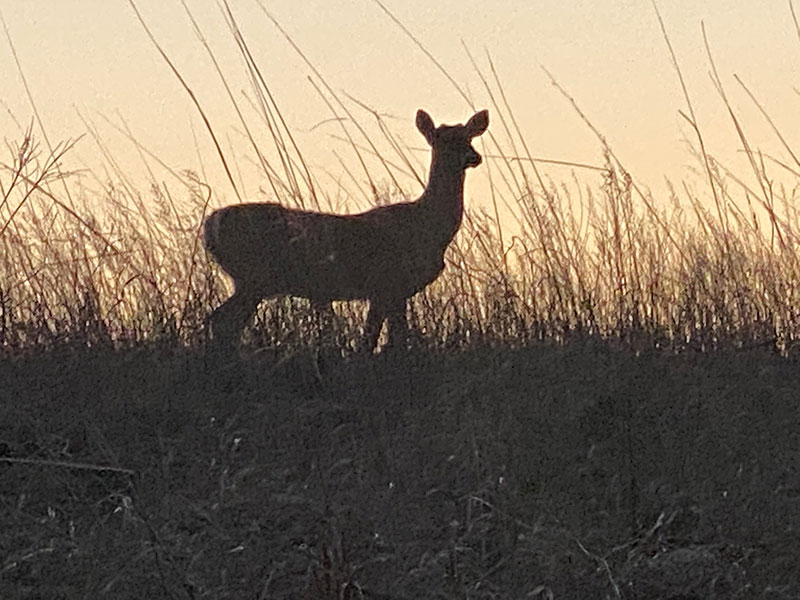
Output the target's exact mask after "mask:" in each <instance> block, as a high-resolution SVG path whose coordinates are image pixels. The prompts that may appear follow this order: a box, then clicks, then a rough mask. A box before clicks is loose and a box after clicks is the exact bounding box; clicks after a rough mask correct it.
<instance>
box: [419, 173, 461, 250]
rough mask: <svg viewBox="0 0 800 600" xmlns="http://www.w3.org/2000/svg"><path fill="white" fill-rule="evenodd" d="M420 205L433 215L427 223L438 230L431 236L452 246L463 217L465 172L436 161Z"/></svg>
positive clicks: (428, 218)
mask: <svg viewBox="0 0 800 600" xmlns="http://www.w3.org/2000/svg"><path fill="white" fill-rule="evenodd" d="M419 204H420V206H421V207H422V208H424V209H425V210H426V211H428V212H430V213H431V214H430V215H428V217H427V218H426V220H427V222H428V223H430V224H431V227H432V229H433V228H435V232H433V231H432V233H435V235H436V237H437V238H438V239H439V240H440V241H441V242H442V244H443V245H445V246H446V245H447V244H449V243H450V240H452V239H453V237H454V236H455V234H456V232H457V231H458V228H459V226H460V225H461V218H462V217H463V215H464V170H463V169H457V170H453V169H452V168H450V169H448V168H446V166H445V165H442V164H441V163H439V162H437V161H436V159H434V160H433V161H432V162H431V171H430V178H429V179H428V185H427V187H426V188H425V191H424V192H423V194H422V196H421V197H420V199H419Z"/></svg>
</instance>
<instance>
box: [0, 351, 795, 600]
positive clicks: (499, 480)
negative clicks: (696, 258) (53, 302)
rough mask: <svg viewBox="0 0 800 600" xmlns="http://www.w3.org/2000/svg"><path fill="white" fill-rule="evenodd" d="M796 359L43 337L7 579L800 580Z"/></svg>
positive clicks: (737, 593) (728, 587)
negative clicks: (77, 345) (217, 358)
mask: <svg viewBox="0 0 800 600" xmlns="http://www.w3.org/2000/svg"><path fill="white" fill-rule="evenodd" d="M797 374H798V368H797V365H796V364H795V363H794V362H793V361H786V360H785V359H782V358H781V357H779V356H776V355H775V354H774V353H770V352H765V351H753V352H724V353H717V354H713V355H704V354H699V353H687V354H684V355H682V356H672V357H668V356H664V355H659V354H656V353H652V352H648V353H642V354H638V355H637V354H636V353H633V352H631V351H628V350H621V349H615V348H613V347H611V346H610V345H606V344H601V343H594V342H591V341H582V342H581V341H574V342H571V343H569V344H566V345H564V346H557V345H552V344H532V345H530V346H528V347H526V348H523V349H518V350H511V349H501V348H491V347H480V348H478V347H476V348H473V349H471V350H468V351H450V352H441V351H435V350H425V349H417V350H412V351H409V352H403V353H398V354H396V355H386V356H361V357H359V356H356V357H352V358H348V359H342V358H340V357H337V356H336V355H335V354H333V353H331V352H327V353H326V352H325V351H323V352H321V353H319V354H314V353H311V352H307V353H297V354H296V355H294V356H293V357H291V358H289V359H286V360H283V361H282V362H279V361H276V360H275V359H273V358H270V357H268V356H267V355H266V354H261V355H259V356H251V357H249V358H248V359H247V360H244V361H242V362H235V363H230V364H228V365H227V366H221V365H214V364H208V357H207V356H205V355H204V354H203V353H200V352H193V351H188V350H184V349H179V348H156V347H151V348H147V347H139V348H130V349H125V350H112V349H108V348H96V349H71V350H70V349H54V350H52V351H50V352H36V353H30V354H28V355H26V356H24V357H20V358H18V359H16V360H13V361H11V360H5V361H3V362H2V363H0V377H2V380H3V381H4V386H3V388H2V391H0V394H2V402H0V411H2V415H1V416H0V440H2V450H3V453H2V454H3V457H4V460H8V459H11V461H12V462H4V463H2V464H0V489H2V490H3V492H2V495H0V498H1V499H2V505H0V522H2V529H3V531H4V532H5V533H4V535H3V536H2V542H0V545H1V546H2V551H0V555H2V556H3V557H4V558H3V563H2V567H0V568H1V569H2V570H1V571H0V596H2V597H5V598H11V597H15V598H42V599H44V598H48V599H49V598H79V597H101V596H103V595H107V596H108V597H113V598H128V597H129V598H140V597H143V596H145V595H147V596H148V597H154V598H204V597H208V598H224V597H231V598H259V597H262V598H272V597H287V598H289V597H291V598H297V597H308V598H340V597H348V598H358V597H362V596H361V595H362V594H363V597H367V598H371V597H372V598H420V597H425V598H434V597H442V598H455V597H464V596H469V597H477V598H519V597H525V596H526V595H527V596H529V597H542V598H545V597H551V596H550V594H551V593H552V595H553V597H557V598H605V597H610V598H615V597H622V598H668V597H679V594H684V595H683V596H680V597H686V598H792V597H797V595H798V594H799V593H800V573H799V572H798V570H797V556H798V555H800V538H798V535H797V531H798V528H799V527H800V520H799V519H800V516H798V515H800V511H798V508H800V506H798V503H800V485H799V484H798V476H797V470H796V465H797V460H798V448H800V446H799V445H798V433H797V432H798V431H800V417H799V416H798V414H799V413H798V411H797V398H798V396H799V395H800V378H798V377H797ZM23 459H26V460H23Z"/></svg>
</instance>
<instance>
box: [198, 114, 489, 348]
mask: <svg viewBox="0 0 800 600" xmlns="http://www.w3.org/2000/svg"><path fill="white" fill-rule="evenodd" d="M416 126H417V129H418V130H419V131H420V133H421V134H422V135H423V136H424V137H425V140H426V141H427V142H428V144H429V145H430V147H431V149H432V152H431V166H430V172H429V176H428V182H427V185H426V187H425V190H424V191H423V193H422V195H421V196H420V197H419V198H417V199H416V200H414V201H410V202H398V203H394V204H388V205H383V206H378V207H376V208H373V209H371V210H368V211H366V212H362V213H359V214H350V215H341V214H330V213H323V212H313V211H308V210H301V209H296V208H287V207H284V206H282V205H280V204H278V203H273V202H268V203H257V202H250V203H242V204H234V205H230V206H226V207H224V208H221V209H219V210H216V211H214V212H213V213H211V214H210V215H209V216H208V217H207V219H206V220H205V223H204V232H203V238H204V245H205V248H206V250H207V251H208V253H209V254H210V255H211V257H212V258H213V259H214V260H215V261H216V263H217V264H218V265H219V266H220V267H221V268H222V270H223V271H224V272H225V273H227V274H228V275H229V276H230V278H231V279H232V280H233V286H234V292H233V295H232V296H231V297H230V298H228V299H227V300H226V301H225V302H223V303H222V304H221V305H220V306H219V307H218V308H216V309H215V310H214V311H213V312H212V313H211V315H210V316H209V324H210V329H211V336H212V340H214V342H215V343H216V344H219V345H221V346H227V347H230V346H235V345H236V344H237V343H238V341H239V340H240V337H241V333H242V331H243V330H244V328H245V327H246V325H247V323H248V321H249V320H250V318H251V317H252V315H253V314H254V313H255V311H256V309H257V308H258V305H259V303H260V302H261V300H262V299H266V298H271V297H276V296H295V297H300V298H306V299H308V300H309V301H310V302H311V305H312V307H314V308H321V309H328V310H330V307H331V302H332V301H334V300H367V301H369V310H368V313H367V320H366V324H365V326H364V340H363V346H364V347H365V348H366V349H368V350H369V351H371V352H375V351H377V349H378V348H377V346H378V342H379V338H380V333H381V330H382V328H383V324H384V322H386V325H387V328H388V330H387V342H386V346H385V347H386V348H391V347H395V346H396V343H397V341H398V339H399V338H401V337H402V338H404V339H405V342H404V343H407V341H408V334H409V331H408V321H407V315H406V308H407V301H408V299H409V298H411V297H412V296H414V295H415V294H416V293H418V292H420V291H421V290H423V289H424V288H425V287H427V286H428V285H429V284H430V283H431V282H433V281H434V280H435V279H436V278H437V277H438V276H439V274H440V273H441V272H442V271H443V270H444V267H445V262H444V254H445V250H446V249H447V247H448V246H449V245H450V242H451V241H452V240H453V238H454V237H455V235H456V233H457V232H458V229H459V227H460V226H461V221H462V218H463V214H464V179H465V174H466V170H467V169H468V168H473V167H477V166H478V165H480V164H481V162H482V158H481V155H480V154H478V152H477V151H476V150H475V148H473V146H472V140H473V138H475V137H477V136H480V135H482V134H483V133H484V132H485V131H486V129H487V128H488V126H489V112H488V111H487V110H482V111H480V112H477V113H475V114H474V115H473V116H472V117H471V118H470V119H469V121H467V123H466V124H465V125H462V124H459V125H440V126H439V127H436V126H435V125H434V123H433V119H432V118H431V117H430V115H429V114H428V113H427V112H425V111H424V110H422V109H420V110H418V111H417V115H416Z"/></svg>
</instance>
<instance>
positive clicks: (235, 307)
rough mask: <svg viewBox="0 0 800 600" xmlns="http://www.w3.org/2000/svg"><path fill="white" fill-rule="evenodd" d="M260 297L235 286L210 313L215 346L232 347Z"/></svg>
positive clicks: (236, 342) (256, 306)
mask: <svg viewBox="0 0 800 600" xmlns="http://www.w3.org/2000/svg"><path fill="white" fill-rule="evenodd" d="M260 300H261V297H260V296H258V295H255V294H251V293H248V292H246V291H244V290H242V289H241V288H237V289H236V291H235V292H234V293H233V296H231V297H230V298H228V299H227V300H226V301H225V302H223V303H222V304H220V305H219V306H218V307H217V309H216V310H215V311H214V312H212V313H211V316H210V317H209V323H210V325H211V336H212V339H213V344H214V347H215V348H229V349H230V348H234V347H235V346H236V345H237V344H238V342H239V338H240V337H241V335H242V330H243V329H244V328H245V326H246V325H247V322H248V321H249V320H250V317H252V316H253V313H254V312H255V311H256V308H258V303H259V302H260Z"/></svg>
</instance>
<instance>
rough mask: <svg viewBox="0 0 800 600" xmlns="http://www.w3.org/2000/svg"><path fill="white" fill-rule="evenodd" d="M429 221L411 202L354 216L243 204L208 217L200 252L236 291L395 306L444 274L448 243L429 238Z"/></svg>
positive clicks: (430, 225) (276, 206)
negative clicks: (213, 261)
mask: <svg viewBox="0 0 800 600" xmlns="http://www.w3.org/2000/svg"><path fill="white" fill-rule="evenodd" d="M431 220H435V215H433V214H429V211H426V210H425V207H423V206H420V205H419V204H417V203H414V202H405V203H399V204H392V205H388V206H382V207H378V208H375V209H372V210H370V211H367V212H364V213H361V214H356V215H335V214H327V213H318V212H311V211H304V210H297V209H289V208H284V207H283V206H281V205H279V204H273V203H251V204H240V205H234V206H229V207H226V208H223V209H221V210H218V211H216V212H215V213H213V214H212V215H210V216H209V218H208V221H207V223H206V228H205V245H206V248H207V249H208V251H209V252H210V253H211V255H212V256H213V257H214V258H215V259H216V261H217V262H218V263H219V264H220V266H221V267H222V268H223V269H224V270H225V271H226V272H227V273H228V274H229V275H230V276H231V277H232V278H233V280H234V283H235V285H236V288H237V289H239V288H242V289H245V288H246V289H249V290H251V291H252V292H254V293H258V294H259V295H260V296H261V297H268V296H276V295H289V296H300V297H303V298H308V299H310V300H311V301H312V302H316V303H323V302H330V301H331V300H355V299H378V300H384V301H388V302H391V301H395V302H396V301H399V300H405V299H406V298H409V297H411V296H413V295H414V294H416V293H417V292H419V291H420V290H422V289H423V288H425V287H426V286H427V285H428V284H429V283H431V282H432V281H433V280H434V279H436V277H437V276H438V275H439V273H441V272H442V270H443V269H444V252H445V249H446V248H447V245H448V244H449V242H450V240H451V239H452V236H448V237H447V239H441V234H440V235H439V237H438V238H437V236H435V235H432V234H431V233H427V232H428V231H432V230H434V229H435V227H432V223H431ZM426 238H427V239H426Z"/></svg>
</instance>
